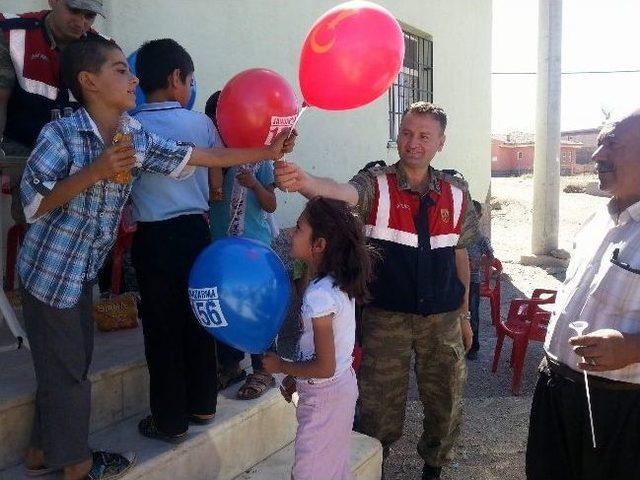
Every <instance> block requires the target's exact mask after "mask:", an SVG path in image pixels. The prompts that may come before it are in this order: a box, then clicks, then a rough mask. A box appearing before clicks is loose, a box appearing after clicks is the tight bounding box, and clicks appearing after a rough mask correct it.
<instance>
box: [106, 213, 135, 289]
mask: <svg viewBox="0 0 640 480" xmlns="http://www.w3.org/2000/svg"><path fill="white" fill-rule="evenodd" d="M136 230H137V227H136V223H135V222H134V221H133V219H132V215H131V207H130V206H129V205H127V206H126V207H125V208H124V210H123V211H122V218H121V219H120V225H119V226H118V236H117V238H116V243H115V245H114V247H113V263H112V265H111V293H112V294H113V295H118V294H119V293H120V282H121V279H122V257H123V256H124V252H125V251H127V250H128V249H130V248H131V244H132V243H133V234H134V233H135V231H136Z"/></svg>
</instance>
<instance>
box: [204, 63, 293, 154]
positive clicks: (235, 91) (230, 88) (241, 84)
mask: <svg viewBox="0 0 640 480" xmlns="http://www.w3.org/2000/svg"><path fill="white" fill-rule="evenodd" d="M297 112H298V99H297V98H296V94H295V93H294V91H293V88H291V85H290V84H289V82H287V81H286V80H285V79H284V78H283V77H282V76H280V75H279V74H277V73H276V72H274V71H272V70H267V69H266V68H252V69H250V70H245V71H244V72H240V73H239V74H237V75H236V76H235V77H233V78H232V79H231V80H229V81H228V82H227V84H226V85H225V86H224V88H223V89H222V92H220V98H219V100H218V106H217V107H216V120H217V121H218V129H219V131H220V136H221V137H222V139H223V140H224V142H225V144H226V145H227V146H228V147H233V148H250V147H261V146H264V145H268V144H270V143H271V139H272V138H273V137H274V135H276V134H277V133H278V132H279V131H280V130H282V129H284V128H288V127H291V126H292V125H293V123H294V121H295V118H296V114H297Z"/></svg>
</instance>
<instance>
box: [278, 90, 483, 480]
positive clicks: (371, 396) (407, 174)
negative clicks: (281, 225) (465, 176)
mask: <svg viewBox="0 0 640 480" xmlns="http://www.w3.org/2000/svg"><path fill="white" fill-rule="evenodd" d="M446 125H447V116H446V114H445V112H444V111H443V110H442V108H440V107H437V106H435V105H433V104H430V103H427V102H417V103H414V104H412V105H411V106H410V107H409V108H408V109H407V111H406V112H405V113H404V115H403V118H402V122H401V124H400V130H399V134H398V141H397V143H398V154H399V157H400V161H399V162H398V163H396V164H394V165H391V166H386V165H384V163H382V162H376V163H374V164H369V165H367V167H365V169H363V170H361V171H360V172H359V173H358V174H357V175H356V176H354V177H353V178H352V179H351V180H350V181H349V182H348V183H338V182H335V181H334V180H331V179H328V178H318V177H313V176H311V175H309V174H308V173H306V172H305V171H304V170H303V169H301V168H300V167H299V166H297V165H295V164H292V163H289V162H287V163H285V162H277V165H276V182H277V184H278V186H279V187H280V188H281V189H283V190H287V191H289V192H291V191H299V192H300V193H302V194H303V195H304V196H306V197H308V198H309V197H313V196H316V195H322V196H325V197H330V198H337V199H340V200H344V201H347V202H349V203H350V204H352V205H354V206H355V207H356V209H357V210H358V212H359V214H360V216H361V218H362V219H363V220H364V223H365V228H366V235H367V238H368V241H369V242H370V243H371V244H373V245H374V246H375V247H377V249H378V250H379V251H380V253H381V260H380V261H379V262H378V265H377V268H376V275H375V277H376V278H375V280H374V282H373V285H371V293H372V300H371V302H370V303H369V304H368V305H367V306H366V307H365V308H364V313H363V319H362V325H361V328H362V347H363V358H362V366H361V370H360V372H359V386H360V403H361V417H360V424H359V430H360V431H362V432H363V433H366V434H368V435H371V436H373V437H375V438H377V439H379V440H380V441H381V442H382V445H383V446H384V447H385V452H387V451H388V447H389V446H390V445H391V444H392V443H393V442H395V441H396V440H397V439H398V438H400V436H401V435H402V427H403V423H404V412H405V403H406V398H407V388H408V383H409V368H410V362H411V353H412V352H413V353H414V354H415V371H416V378H417V382H418V389H419V392H420V399H421V401H422V405H423V408H424V423H423V428H424V431H423V433H422V437H421V439H420V441H419V443H418V452H419V454H420V456H421V457H422V458H423V460H424V462H425V464H424V468H423V475H422V478H423V479H437V478H440V471H441V468H442V466H443V465H445V464H446V463H447V462H448V461H449V460H450V458H451V453H452V448H453V446H454V444H455V441H456V439H457V438H458V435H459V430H460V417H461V403H462V394H463V388H464V383H465V381H466V365H465V350H468V349H469V348H470V346H471V341H472V332H471V326H470V323H469V309H468V304H469V277H470V273H469V258H468V255H467V250H466V248H467V247H468V246H469V245H471V244H472V243H473V242H474V241H475V238H476V235H477V232H478V219H477V217H476V213H475V209H474V208H473V204H472V203H471V197H470V196H469V193H468V188H467V184H466V182H464V180H462V179H460V178H458V177H455V176H453V175H450V174H446V173H443V172H441V171H438V170H436V169H434V168H433V167H431V165H430V164H431V161H432V160H433V158H434V157H435V155H436V154H437V153H438V152H439V151H441V150H442V148H443V147H444V144H445V140H446V136H445V129H446Z"/></svg>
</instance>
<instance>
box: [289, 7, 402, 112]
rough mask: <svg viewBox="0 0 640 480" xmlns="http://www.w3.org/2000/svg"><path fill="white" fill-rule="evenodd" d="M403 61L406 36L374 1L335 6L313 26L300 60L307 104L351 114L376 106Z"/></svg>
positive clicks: (300, 72) (396, 74)
mask: <svg viewBox="0 0 640 480" xmlns="http://www.w3.org/2000/svg"><path fill="white" fill-rule="evenodd" d="M403 58H404V35H403V33H402V29H401V28H400V25H399V24H398V22H397V21H396V19H395V18H393V16H392V15H391V14H390V13H389V12H388V11H387V10H385V9H384V8H382V7H381V6H379V5H376V4H375V3H371V2H366V1H361V0H356V1H352V2H347V3H343V4H341V5H338V6H337V7H334V8H332V9H331V10H329V11H328V12H327V13H325V14H324V15H323V16H322V17H320V18H319V19H318V20H317V21H316V23H315V24H314V25H313V27H311V30H310V31H309V33H308V34H307V38H306V39H305V41H304V44H303V46H302V54H301V56H300V70H299V78H300V89H301V90H302V95H303V96H304V99H305V102H306V103H307V104H308V105H310V106H314V107H319V108H324V109H326V110H347V109H349V108H356V107H360V106H362V105H366V104H367V103H369V102H372V101H373V100H375V99H376V98H378V97H379V96H380V95H381V94H383V93H384V92H385V91H386V90H387V89H388V88H389V87H390V86H391V84H392V83H393V82H394V80H395V79H396V77H397V76H398V72H399V71H400V68H401V67H402V60H403Z"/></svg>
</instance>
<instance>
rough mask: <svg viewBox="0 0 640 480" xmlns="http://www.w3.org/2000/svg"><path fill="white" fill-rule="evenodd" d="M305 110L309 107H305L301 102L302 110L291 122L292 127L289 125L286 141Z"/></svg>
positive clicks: (305, 104) (304, 103)
mask: <svg viewBox="0 0 640 480" xmlns="http://www.w3.org/2000/svg"><path fill="white" fill-rule="evenodd" d="M307 108H309V105H307V103H306V102H302V108H301V109H300V111H299V112H298V115H296V119H295V120H294V121H293V125H291V129H290V130H289V135H287V140H289V137H290V136H291V133H292V132H293V131H294V130H295V128H296V125H297V124H298V120H300V117H301V116H302V114H303V113H304V112H305V111H306V110H307Z"/></svg>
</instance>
